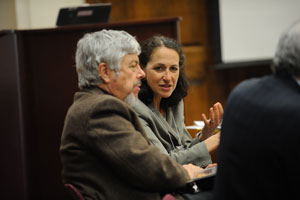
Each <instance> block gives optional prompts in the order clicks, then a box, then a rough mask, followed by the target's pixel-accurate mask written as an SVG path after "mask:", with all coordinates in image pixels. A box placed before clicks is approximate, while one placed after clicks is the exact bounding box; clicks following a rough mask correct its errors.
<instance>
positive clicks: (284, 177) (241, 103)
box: [214, 22, 300, 200]
mask: <svg viewBox="0 0 300 200" xmlns="http://www.w3.org/2000/svg"><path fill="white" fill-rule="evenodd" d="M271 69H272V71H273V74H272V75H267V76H264V77H261V78H253V79H250V80H246V81H243V82H242V83H240V84H239V85H238V86H237V87H236V88H235V89H234V90H233V91H232V93H231V94H230V96H229V98H228V101H227V104H226V106H225V109H224V118H223V124H222V130H221V131H222V136H221V140H220V147H219V151H218V172H217V176H216V184H215V191H214V199H215V200H223V199H224V200H253V199H256V200H260V199H261V200H267V199H270V200H271V199H272V200H277V199H278V200H279V199H281V200H282V199H300V193H299V185H298V184H297V182H298V181H299V179H300V171H299V166H300V150H299V147H300V80H299V79H300V23H299V22H298V23H296V24H294V25H293V26H292V27H290V28H289V29H288V30H287V31H285V32H284V33H283V34H282V35H281V38H280V40H279V43H278V46H277V50H276V53H275V56H274V59H273V63H272V67H271Z"/></svg>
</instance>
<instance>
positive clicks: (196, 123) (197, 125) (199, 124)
mask: <svg viewBox="0 0 300 200" xmlns="http://www.w3.org/2000/svg"><path fill="white" fill-rule="evenodd" d="M204 125H205V124H204V121H194V125H191V126H186V129H196V130H202V129H203V127H204Z"/></svg>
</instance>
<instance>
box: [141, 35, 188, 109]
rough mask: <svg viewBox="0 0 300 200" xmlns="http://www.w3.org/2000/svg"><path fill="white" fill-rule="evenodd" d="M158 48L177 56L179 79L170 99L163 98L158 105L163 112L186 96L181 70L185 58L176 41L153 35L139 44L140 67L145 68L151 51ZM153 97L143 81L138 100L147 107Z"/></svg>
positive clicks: (185, 80) (185, 84)
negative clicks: (175, 53) (172, 51)
mask: <svg viewBox="0 0 300 200" xmlns="http://www.w3.org/2000/svg"><path fill="white" fill-rule="evenodd" d="M158 47H167V48H170V49H173V50H175V51H176V52H177V53H178V55H179V78H178V81H177V85H176V88H175V90H174V91H173V93H172V95H171V96H170V97H168V98H163V99H162V100H161V103H160V107H161V108H162V109H164V110H165V109H167V108H168V107H171V106H173V105H176V104H178V103H179V102H180V101H181V100H182V98H183V97H185V96H186V95H187V91H188V82H187V79H186V77H185V75H184V70H183V68H184V59H185V58H184V55H183V52H182V49H181V46H180V44H179V43H178V42H177V41H176V40H174V39H172V38H169V37H166V36H162V35H155V36H152V37H151V38H149V39H147V40H144V41H143V42H142V43H141V54H140V55H139V60H140V64H141V67H142V68H145V67H146V66H147V63H148V62H149V60H150V58H151V55H152V53H153V51H154V50H155V49H156V48H158ZM153 96H154V94H153V91H152V89H151V88H150V87H149V86H148V84H147V81H146V79H143V80H142V86H141V90H140V92H139V99H140V100H141V101H142V102H144V103H145V104H146V105H149V104H150V103H152V102H153Z"/></svg>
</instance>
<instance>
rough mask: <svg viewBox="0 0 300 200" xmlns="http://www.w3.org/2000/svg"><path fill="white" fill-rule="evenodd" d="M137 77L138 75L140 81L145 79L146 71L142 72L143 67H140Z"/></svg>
mask: <svg viewBox="0 0 300 200" xmlns="http://www.w3.org/2000/svg"><path fill="white" fill-rule="evenodd" d="M137 75H138V78H139V79H142V78H144V77H145V72H144V70H142V68H141V66H139V69H138V74H137Z"/></svg>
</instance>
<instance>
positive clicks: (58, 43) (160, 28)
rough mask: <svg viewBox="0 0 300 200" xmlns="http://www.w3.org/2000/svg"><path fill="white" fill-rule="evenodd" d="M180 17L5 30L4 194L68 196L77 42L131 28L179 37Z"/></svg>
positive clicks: (1, 71) (1, 38)
mask: <svg viewBox="0 0 300 200" xmlns="http://www.w3.org/2000/svg"><path fill="white" fill-rule="evenodd" d="M179 22H180V18H163V19H153V20H143V21H128V22H119V23H108V24H92V25H80V26H66V27H59V28H50V29H36V30H3V31H0V59H1V67H0V76H1V77H0V89H1V90H0V92H1V98H0V99H1V100H0V108H1V112H0V116H1V118H0V119H1V125H0V132H1V140H0V148H1V151H0V155H1V169H0V171H1V172H0V177H1V180H0V181H1V185H0V188H1V189H0V191H1V192H0V199H18V200H54V199H55V200H68V199H70V198H69V196H68V194H67V193H66V191H65V189H64V188H63V184H62V179H61V169H62V166H61V161H60V154H59V145H60V137H61V133H62V128H63V124H64V118H65V115H66V112H67V109H68V108H69V106H70V105H71V104H72V101H73V95H74V92H75V91H77V90H78V87H77V75H76V71H75V61H74V57H75V51H76V44H77V41H78V40H79V39H80V38H81V37H82V36H83V35H84V33H87V32H94V31H99V30H101V29H115V30H125V31H127V32H129V33H130V34H132V35H134V36H136V38H137V40H138V41H142V40H144V39H146V38H148V37H150V36H152V35H154V34H163V35H166V36H169V37H172V38H174V39H177V40H180V38H179Z"/></svg>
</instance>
